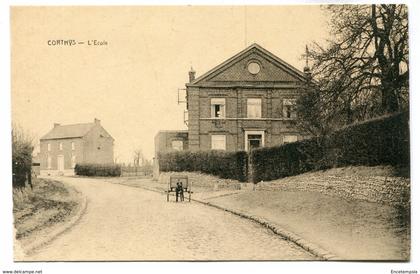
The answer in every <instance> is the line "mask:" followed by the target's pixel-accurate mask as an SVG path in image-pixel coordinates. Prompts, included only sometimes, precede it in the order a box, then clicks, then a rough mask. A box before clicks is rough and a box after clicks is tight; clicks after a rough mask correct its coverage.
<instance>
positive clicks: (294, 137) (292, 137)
mask: <svg viewBox="0 0 420 274" xmlns="http://www.w3.org/2000/svg"><path fill="white" fill-rule="evenodd" d="M297 140H298V137H297V135H284V136H283V144H287V143H293V142H296V141H297Z"/></svg>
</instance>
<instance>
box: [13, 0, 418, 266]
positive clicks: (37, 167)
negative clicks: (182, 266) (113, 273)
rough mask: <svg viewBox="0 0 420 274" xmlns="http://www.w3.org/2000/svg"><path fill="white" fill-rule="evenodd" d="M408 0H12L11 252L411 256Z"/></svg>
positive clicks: (32, 258) (220, 257)
mask: <svg viewBox="0 0 420 274" xmlns="http://www.w3.org/2000/svg"><path fill="white" fill-rule="evenodd" d="M408 14H409V7H408V6H407V5H405V4H379V3H377V4H357V5H345V4H329V5H241V6H238V5H236V6H229V5H225V6H194V5H192V6H191V5H178V6H135V5H127V6H11V7H10V31H11V34H10V37H11V38H10V39H11V115H12V116H11V117H12V161H13V167H11V168H12V169H13V177H12V181H13V218H14V253H13V254H14V255H13V256H14V261H15V262H57V261H58V262H103V261H112V262H113V261H135V262H142V261H193V262H196V261H200V262H201V261H311V262H312V261H325V262H326V263H327V264H328V262H329V261H340V262H341V261H369V262H372V261H373V262H410V261H411V246H412V243H411V199H410V197H411V191H410V127H409V125H410V123H409V121H410V112H409V103H410V100H409V99H410V87H409V72H410V66H409V32H408V24H409V19H408ZM395 273H397V272H395Z"/></svg>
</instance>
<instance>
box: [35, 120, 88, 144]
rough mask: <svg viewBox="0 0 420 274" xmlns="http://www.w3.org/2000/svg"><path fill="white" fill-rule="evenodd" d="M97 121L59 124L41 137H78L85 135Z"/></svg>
mask: <svg viewBox="0 0 420 274" xmlns="http://www.w3.org/2000/svg"><path fill="white" fill-rule="evenodd" d="M94 126H95V123H85V124H73V125H62V126H61V125H58V126H55V127H54V128H53V129H51V130H50V131H49V132H48V133H47V134H45V135H44V136H42V137H41V140H50V139H64V138H78V137H83V136H85V135H86V134H87V133H88V132H89V131H90V130H91V129H92V128H93V127H94Z"/></svg>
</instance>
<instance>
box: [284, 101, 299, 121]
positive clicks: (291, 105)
mask: <svg viewBox="0 0 420 274" xmlns="http://www.w3.org/2000/svg"><path fill="white" fill-rule="evenodd" d="M296 116H297V114H296V99H283V117H285V118H291V119H296Z"/></svg>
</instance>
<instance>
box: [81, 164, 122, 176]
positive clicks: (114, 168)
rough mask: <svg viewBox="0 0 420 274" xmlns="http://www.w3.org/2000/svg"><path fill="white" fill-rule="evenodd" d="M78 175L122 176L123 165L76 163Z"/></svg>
mask: <svg viewBox="0 0 420 274" xmlns="http://www.w3.org/2000/svg"><path fill="white" fill-rule="evenodd" d="M74 172H75V173H76V175H82V176H104V177H118V176H121V167H120V166H119V165H116V164H76V166H75V167H74Z"/></svg>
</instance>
